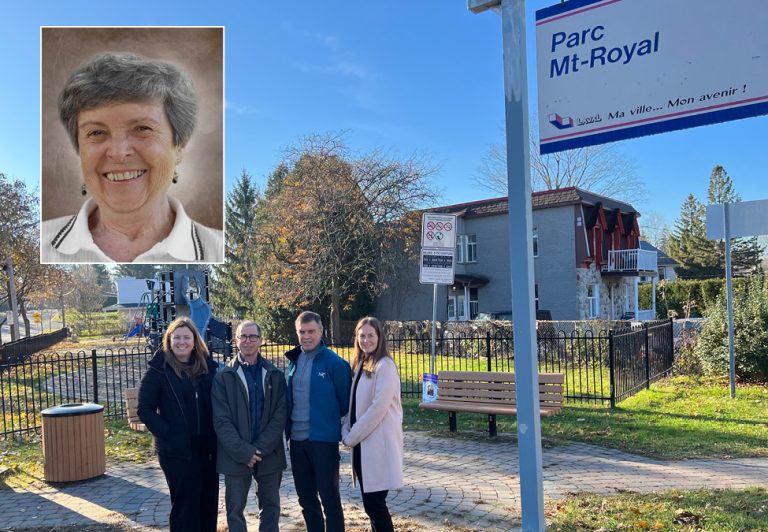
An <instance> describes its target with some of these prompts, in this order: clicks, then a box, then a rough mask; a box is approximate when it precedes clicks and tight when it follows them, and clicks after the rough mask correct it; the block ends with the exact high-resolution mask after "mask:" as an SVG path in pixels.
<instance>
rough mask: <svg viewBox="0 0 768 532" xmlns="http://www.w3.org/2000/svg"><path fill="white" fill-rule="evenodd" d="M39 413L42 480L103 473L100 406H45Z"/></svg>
mask: <svg viewBox="0 0 768 532" xmlns="http://www.w3.org/2000/svg"><path fill="white" fill-rule="evenodd" d="M42 416H43V462H44V475H43V476H44V478H45V480H47V481H49V482H72V481H75V480H85V479H87V478H93V477H98V476H99V475H103V474H104V472H105V471H106V463H105V454H104V407H103V406H101V405H97V404H93V403H72V404H65V405H61V406H54V407H51V408H46V409H45V410H43V411H42Z"/></svg>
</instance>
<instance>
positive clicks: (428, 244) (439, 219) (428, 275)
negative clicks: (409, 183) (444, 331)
mask: <svg viewBox="0 0 768 532" xmlns="http://www.w3.org/2000/svg"><path fill="white" fill-rule="evenodd" d="M455 253H456V215H455V214H436V213H431V212H425V213H424V214H422V217H421V257H420V260H419V282H420V283H421V284H431V285H432V348H431V356H430V358H429V374H428V375H425V381H424V382H425V386H426V383H427V378H429V379H433V378H435V347H436V346H435V342H436V337H437V285H439V284H448V285H451V284H453V278H454V273H455V269H454V268H455V265H454V254H455Z"/></svg>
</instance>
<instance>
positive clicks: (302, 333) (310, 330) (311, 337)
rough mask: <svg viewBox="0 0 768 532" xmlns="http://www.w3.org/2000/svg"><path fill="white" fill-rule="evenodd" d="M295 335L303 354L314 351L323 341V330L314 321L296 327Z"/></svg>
mask: <svg viewBox="0 0 768 532" xmlns="http://www.w3.org/2000/svg"><path fill="white" fill-rule="evenodd" d="M296 335H297V336H298V337H299V343H300V344H301V348H302V349H303V350H304V351H305V352H310V351H314V350H315V349H317V346H318V345H320V340H322V339H323V328H322V327H321V326H320V324H319V323H317V322H316V321H308V322H307V323H301V324H299V325H298V327H297V329H296Z"/></svg>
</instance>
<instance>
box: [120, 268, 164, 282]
mask: <svg viewBox="0 0 768 532" xmlns="http://www.w3.org/2000/svg"><path fill="white" fill-rule="evenodd" d="M161 270H162V265H159V264H118V265H117V266H116V267H115V277H130V278H133V279H154V278H155V275H156V274H157V272H158V271H161Z"/></svg>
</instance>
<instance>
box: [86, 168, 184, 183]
mask: <svg viewBox="0 0 768 532" xmlns="http://www.w3.org/2000/svg"><path fill="white" fill-rule="evenodd" d="M172 181H173V182H174V183H178V182H179V171H178V170H174V171H173V180H172ZM83 186H85V185H83Z"/></svg>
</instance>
